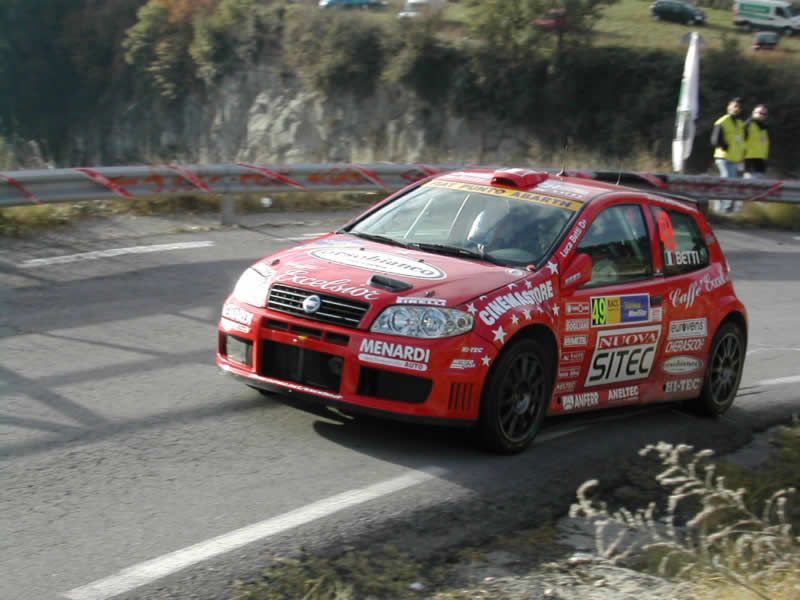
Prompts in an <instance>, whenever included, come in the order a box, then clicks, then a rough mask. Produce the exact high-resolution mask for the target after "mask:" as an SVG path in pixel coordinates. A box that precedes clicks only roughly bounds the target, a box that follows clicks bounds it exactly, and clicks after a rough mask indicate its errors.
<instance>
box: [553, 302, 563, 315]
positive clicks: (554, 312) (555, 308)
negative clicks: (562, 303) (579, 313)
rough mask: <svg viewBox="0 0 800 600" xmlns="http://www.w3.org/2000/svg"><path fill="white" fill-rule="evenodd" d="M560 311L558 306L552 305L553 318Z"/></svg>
mask: <svg viewBox="0 0 800 600" xmlns="http://www.w3.org/2000/svg"><path fill="white" fill-rule="evenodd" d="M560 310H561V308H560V307H559V306H558V304H553V314H554V315H555V316H558V312H559V311H560Z"/></svg>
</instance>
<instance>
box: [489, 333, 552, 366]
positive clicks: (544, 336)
mask: <svg viewBox="0 0 800 600" xmlns="http://www.w3.org/2000/svg"><path fill="white" fill-rule="evenodd" d="M526 339H535V340H538V341H540V342H543V343H544V348H545V350H546V352H547V356H548V357H549V358H550V365H549V366H550V370H551V374H552V375H553V379H554V380H555V373H556V366H557V365H558V359H559V352H558V339H557V338H556V334H555V333H554V332H553V330H552V329H550V328H549V327H548V326H547V325H544V324H542V323H534V324H531V325H528V326H526V327H523V328H522V329H520V330H519V331H518V332H517V333H515V334H514V336H513V337H512V338H511V339H509V340H508V342H507V343H506V344H505V345H504V346H503V347H502V348H501V349H500V352H499V354H498V355H497V357H496V358H495V360H494V364H497V359H498V358H499V357H500V356H501V355H502V354H505V353H506V352H508V351H509V350H510V349H511V347H512V346H514V344H516V343H517V342H519V341H521V340H526ZM492 367H494V365H492Z"/></svg>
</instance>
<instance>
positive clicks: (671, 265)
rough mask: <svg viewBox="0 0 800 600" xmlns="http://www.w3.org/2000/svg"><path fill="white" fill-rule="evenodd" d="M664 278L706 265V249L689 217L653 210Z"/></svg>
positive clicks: (671, 211)
mask: <svg viewBox="0 0 800 600" xmlns="http://www.w3.org/2000/svg"><path fill="white" fill-rule="evenodd" d="M653 216H654V217H655V220H656V223H657V224H658V236H659V239H660V241H661V256H662V258H663V259H664V274H665V275H680V274H682V273H690V272H692V271H696V270H697V269H702V268H703V267H707V266H708V262H709V260H708V247H707V246H706V243H705V241H704V240H703V234H702V232H701V231H700V227H698V225H697V221H695V220H694V217H692V215H690V214H687V213H684V212H680V211H677V210H667V209H664V208H661V207H653Z"/></svg>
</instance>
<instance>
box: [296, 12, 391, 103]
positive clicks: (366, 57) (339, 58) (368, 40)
mask: <svg viewBox="0 0 800 600" xmlns="http://www.w3.org/2000/svg"><path fill="white" fill-rule="evenodd" d="M383 35H384V32H383V31H382V29H381V28H380V27H379V26H376V25H374V24H373V23H372V22H371V21H369V20H368V19H367V18H365V17H364V16H362V15H355V14H353V13H348V14H346V15H344V14H341V13H337V14H335V15H331V14H330V12H326V11H320V10H316V9H313V8H310V9H309V8H304V7H298V9H297V10H293V11H290V12H289V13H288V16H287V22H286V30H285V34H284V38H283V40H284V41H283V48H284V57H285V60H286V62H287V63H288V64H289V65H290V66H293V67H295V68H296V69H297V70H298V71H299V73H300V75H301V76H302V77H303V79H304V80H305V81H306V82H307V83H308V84H309V85H310V86H311V87H312V88H313V89H315V90H317V91H319V92H323V93H325V94H327V95H331V94H333V93H335V92H352V93H354V94H356V95H361V96H365V95H368V94H370V93H371V92H372V91H373V89H374V88H375V85H376V83H377V81H378V78H379V77H380V75H381V72H382V70H383V66H384V52H383V43H382V38H383Z"/></svg>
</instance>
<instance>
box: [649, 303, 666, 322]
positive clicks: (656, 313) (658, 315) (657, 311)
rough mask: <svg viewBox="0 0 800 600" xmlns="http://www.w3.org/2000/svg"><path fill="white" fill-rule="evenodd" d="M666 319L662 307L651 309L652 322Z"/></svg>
mask: <svg viewBox="0 0 800 600" xmlns="http://www.w3.org/2000/svg"><path fill="white" fill-rule="evenodd" d="M663 318H664V309H663V308H662V307H660V306H658V307H656V308H652V307H651V308H650V320H651V321H660V320H661V319H663Z"/></svg>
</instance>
